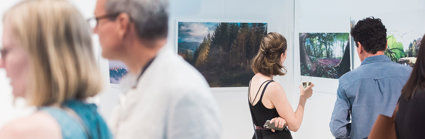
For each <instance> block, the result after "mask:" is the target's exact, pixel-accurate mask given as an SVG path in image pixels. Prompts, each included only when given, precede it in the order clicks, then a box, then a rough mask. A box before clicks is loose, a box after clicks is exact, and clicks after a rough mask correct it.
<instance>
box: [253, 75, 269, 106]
mask: <svg viewBox="0 0 425 139" xmlns="http://www.w3.org/2000/svg"><path fill="white" fill-rule="evenodd" d="M268 81H272V80H266V81H264V82H263V83H262V84H261V85H260V88H258V91H257V93H256V94H255V97H254V99H253V100H251V99H250V98H251V95H250V93H251V82H249V87H248V101H249V103H250V104H251V105H253V104H254V101H255V99H257V96H258V93H259V92H260V90H261V87H263V85H264V84H265V83H266V82H268ZM267 84H268V83H267ZM261 98H262V97H260V100H261Z"/></svg>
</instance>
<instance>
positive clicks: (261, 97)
mask: <svg viewBox="0 0 425 139" xmlns="http://www.w3.org/2000/svg"><path fill="white" fill-rule="evenodd" d="M268 81H269V82H267V84H266V86H264V88H263V92H261V96H260V100H259V101H261V100H263V96H264V92H266V89H267V86H268V85H269V84H270V83H271V82H273V80H268ZM258 91H260V90H258Z"/></svg>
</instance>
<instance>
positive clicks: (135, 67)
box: [123, 40, 166, 75]
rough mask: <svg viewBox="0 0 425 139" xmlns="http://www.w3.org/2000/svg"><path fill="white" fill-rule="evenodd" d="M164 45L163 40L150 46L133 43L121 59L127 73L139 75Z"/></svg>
mask: <svg viewBox="0 0 425 139" xmlns="http://www.w3.org/2000/svg"><path fill="white" fill-rule="evenodd" d="M165 43H166V41H165V40H158V41H156V42H155V43H152V46H146V45H144V44H142V43H133V45H132V46H129V47H128V49H127V51H126V56H125V57H124V59H123V62H124V63H125V64H126V66H127V67H128V71H129V73H131V74H134V75H137V74H139V73H140V72H141V71H142V69H143V68H144V67H145V66H146V64H148V62H149V61H150V60H152V59H153V58H154V57H155V56H156V55H157V54H158V52H159V51H160V50H161V48H162V47H163V46H164V45H165Z"/></svg>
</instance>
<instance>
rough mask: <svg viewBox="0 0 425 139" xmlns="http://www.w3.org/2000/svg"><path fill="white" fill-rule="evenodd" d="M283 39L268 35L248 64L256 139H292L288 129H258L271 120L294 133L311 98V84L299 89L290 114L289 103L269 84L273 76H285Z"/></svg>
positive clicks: (277, 84) (284, 42)
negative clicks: (251, 71)
mask: <svg viewBox="0 0 425 139" xmlns="http://www.w3.org/2000/svg"><path fill="white" fill-rule="evenodd" d="M286 52H287V44H286V39H285V37H283V36H282V35H280V34H279V33H276V32H271V33H268V34H267V35H266V36H265V37H264V38H263V40H262V41H261V44H260V48H259V50H258V53H257V55H256V56H255V57H254V59H253V62H252V70H253V72H254V73H255V75H254V77H252V79H251V82H250V85H249V94H248V97H249V98H248V100H249V103H250V105H249V108H250V110H251V115H252V119H253V123H254V125H255V134H254V137H253V138H257V139H292V136H291V133H290V132H289V131H288V130H283V131H274V130H270V129H265V128H263V127H262V126H263V125H264V123H265V122H266V120H270V119H271V121H272V123H274V124H275V125H276V126H277V127H281V128H282V127H283V126H285V125H287V127H288V129H289V130H291V131H294V132H296V131H297V130H298V129H299V128H300V126H301V122H302V119H303V115H304V106H305V103H306V101H307V99H308V98H310V97H311V95H312V92H313V90H312V87H313V86H314V85H313V84H311V85H310V86H308V87H307V88H303V87H302V86H300V90H301V91H300V100H299V103H298V107H297V110H296V111H295V112H294V110H293V109H292V107H291V105H290V104H289V101H288V98H287V97H286V92H285V91H284V90H283V87H282V86H281V85H280V84H279V83H277V82H274V81H273V76H275V75H285V73H284V71H283V70H284V67H283V62H285V60H286Z"/></svg>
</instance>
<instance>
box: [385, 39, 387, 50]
mask: <svg viewBox="0 0 425 139" xmlns="http://www.w3.org/2000/svg"><path fill="white" fill-rule="evenodd" d="M387 49H388V40H387V43H385V50H387Z"/></svg>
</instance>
